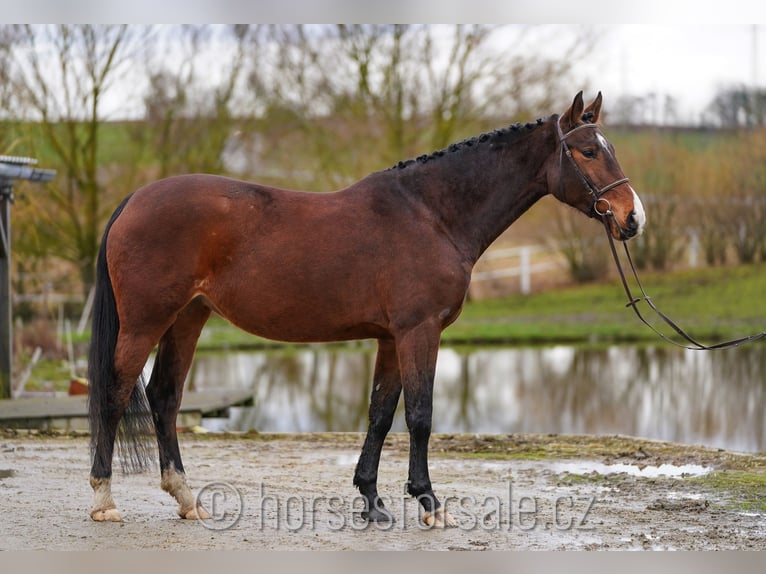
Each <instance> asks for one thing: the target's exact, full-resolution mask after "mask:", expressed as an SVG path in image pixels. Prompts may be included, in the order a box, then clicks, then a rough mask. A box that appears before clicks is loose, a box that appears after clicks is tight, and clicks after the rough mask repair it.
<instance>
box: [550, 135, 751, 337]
mask: <svg viewBox="0 0 766 574" xmlns="http://www.w3.org/2000/svg"><path fill="white" fill-rule="evenodd" d="M556 127H557V129H558V135H559V143H560V145H561V158H560V159H559V163H560V164H561V163H562V159H563V157H564V156H566V157H568V158H569V160H570V162H571V165H572V167H573V168H574V170H575V173H577V175H578V176H579V178H580V180H581V181H582V183H583V185H584V186H585V187H586V188H587V189H588V191H589V193H590V194H591V197H592V198H593V212H594V213H595V214H596V215H598V216H599V217H601V221H602V222H603V224H604V229H605V230H606V237H607V239H608V240H609V247H610V249H611V251H612V257H613V258H614V262H615V265H616V266H617V271H618V272H619V274H620V281H621V282H622V286H623V288H624V289H625V294H626V295H627V297H628V303H627V304H626V305H625V306H626V307H631V308H632V309H633V311H634V312H635V314H636V316H637V317H638V318H639V320H640V321H641V322H642V323H643V324H644V325H646V326H647V327H649V328H650V329H651V330H652V331H654V332H655V333H656V334H657V335H659V337H660V338H661V339H663V340H664V341H667V342H668V343H671V344H672V345H675V346H677V347H681V348H683V349H689V350H694V351H712V350H716V349H728V348H731V347H738V346H739V345H743V344H744V343H750V342H752V341H758V340H760V339H764V338H766V331H763V332H761V333H756V334H754V335H747V336H745V337H740V338H738V339H732V340H730V341H723V342H721V343H715V344H712V345H705V344H703V343H700V342H699V341H697V340H696V339H694V338H693V337H692V336H690V335H689V334H688V333H687V332H686V331H684V330H683V329H682V328H681V327H679V326H678V325H677V324H676V323H675V322H674V321H673V320H672V319H671V318H670V317H668V316H667V315H666V314H665V313H663V312H662V311H660V310H659V309H658V308H657V306H656V305H655V304H654V302H653V301H652V299H651V297H649V295H647V293H646V291H645V290H644V287H643V285H642V284H641V281H640V280H639V279H638V272H637V271H636V266H635V265H634V264H633V258H632V257H631V256H630V251H628V244H627V242H625V241H623V243H622V245H623V247H624V248H625V255H626V257H627V261H628V264H629V265H630V270H631V272H632V274H633V277H634V278H635V280H636V285H637V286H638V289H639V290H640V291H641V296H640V297H634V296H633V293H632V292H631V290H630V286H629V285H628V280H627V277H626V276H625V271H624V270H623V268H622V264H621V262H620V258H619V256H618V254H617V248H616V247H615V245H614V238H613V237H612V233H611V230H610V229H609V222H608V218H612V219H613V220H614V221H615V223H617V221H616V219H615V216H614V213H613V212H612V208H611V205H610V204H609V201H608V200H607V199H604V198H603V197H601V196H602V195H603V194H605V193H606V192H607V191H609V190H610V189H614V188H615V187H617V186H618V185H622V184H623V183H627V182H628V181H630V180H629V179H628V178H627V177H624V178H622V179H618V180H616V181H614V182H612V183H610V184H608V185H606V186H604V187H601V188H599V187H598V186H597V185H595V184H594V183H593V182H592V181H591V180H590V179H589V178H588V176H587V175H585V173H584V172H583V171H582V170H581V169H580V166H579V165H577V162H576V161H575V159H574V157H572V150H570V149H569V146H568V145H567V143H566V139H567V138H568V137H569V136H570V135H571V134H573V133H574V132H577V131H579V130H582V129H585V128H593V129H596V130H598V129H599V128H598V125H597V124H582V125H579V126H577V127H575V128H573V129H571V130H570V131H568V132H567V133H563V132H562V131H561V125H560V124H559V122H558V120H556ZM601 204H603V207H604V209H603V211H601V210H599V206H600V205H601ZM617 227H618V229H621V227H620V226H619V225H617ZM641 301H645V302H646V304H647V305H648V306H649V308H650V309H651V310H652V311H654V312H655V313H656V314H657V316H658V317H660V319H662V321H664V322H665V324H666V325H668V326H669V327H670V328H671V329H673V331H675V332H676V333H677V334H678V335H679V336H680V337H681V338H682V339H683V340H684V341H686V343H688V344H684V343H679V342H678V341H675V340H673V339H671V338H670V337H668V336H667V335H665V334H664V333H662V332H661V331H660V330H658V329H657V328H656V327H655V326H654V325H652V324H651V323H650V322H649V321H648V320H647V319H646V318H645V317H644V316H643V315H642V314H641V311H640V309H639V308H638V303H640V302H641Z"/></svg>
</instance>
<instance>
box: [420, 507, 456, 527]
mask: <svg viewBox="0 0 766 574" xmlns="http://www.w3.org/2000/svg"><path fill="white" fill-rule="evenodd" d="M423 524H425V525H426V526H428V527H429V528H454V527H455V526H457V521H456V520H455V519H454V518H452V516H450V514H449V512H447V511H446V510H444V509H443V508H437V509H436V510H435V511H434V512H426V513H424V514H423Z"/></svg>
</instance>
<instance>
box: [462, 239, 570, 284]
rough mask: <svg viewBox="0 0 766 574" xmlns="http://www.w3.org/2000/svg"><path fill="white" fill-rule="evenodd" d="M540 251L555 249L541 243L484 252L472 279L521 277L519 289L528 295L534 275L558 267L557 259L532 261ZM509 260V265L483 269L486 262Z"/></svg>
mask: <svg viewBox="0 0 766 574" xmlns="http://www.w3.org/2000/svg"><path fill="white" fill-rule="evenodd" d="M539 253H546V254H551V253H553V250H552V249H551V248H549V247H544V246H541V245H522V246H521V247H510V248H506V249H492V250H489V251H487V252H486V253H484V255H482V256H481V258H480V259H479V261H478V262H477V264H476V267H477V270H476V271H474V273H473V276H472V281H487V280H492V279H502V278H506V277H518V278H519V290H520V291H521V293H522V294H524V295H528V294H529V293H531V292H532V275H533V274H534V273H540V272H543V271H550V270H551V269H555V268H556V267H558V264H557V263H556V262H555V261H550V260H549V261H543V262H540V263H532V256H533V255H535V254H539ZM498 260H508V263H509V264H508V265H507V266H498V265H496V264H495V265H493V266H494V267H497V268H495V269H491V270H486V271H483V270H481V268H482V267H485V266H486V263H489V262H493V261H498Z"/></svg>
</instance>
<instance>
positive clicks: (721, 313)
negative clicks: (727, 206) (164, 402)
mask: <svg viewBox="0 0 766 574" xmlns="http://www.w3.org/2000/svg"><path fill="white" fill-rule="evenodd" d="M642 283H643V284H644V288H645V289H646V290H647V292H648V293H649V295H650V296H651V297H652V301H653V302H654V303H655V304H656V305H657V306H658V307H659V308H660V309H661V310H662V311H663V312H665V313H666V314H668V315H669V316H670V317H672V318H673V320H675V321H676V322H678V323H679V324H680V325H681V327H682V328H684V329H685V330H687V331H688V332H689V333H690V334H691V335H692V336H693V337H696V338H697V339H700V340H702V342H715V341H717V340H719V339H722V338H733V337H739V336H742V335H745V334H750V333H754V332H760V331H763V330H766V297H764V293H765V292H766V264H759V265H747V266H734V267H716V268H705V269H699V270H692V271H682V272H674V273H652V274H650V273H647V274H642ZM625 303H626V296H625V294H624V292H623V290H622V286H621V285H620V284H619V282H618V281H617V280H615V281H610V282H606V283H599V284H593V285H586V286H579V287H572V288H567V289H560V290H555V291H549V292H546V293H540V294H535V295H529V296H523V295H517V296H513V297H507V298H501V299H493V300H486V301H476V302H468V303H466V305H465V307H464V310H463V313H462V315H461V317H460V318H459V319H458V320H457V322H456V323H455V324H453V325H452V326H450V327H449V328H448V329H447V330H446V331H445V332H444V334H443V342H444V343H446V344H536V343H557V342H573V343H574V342H582V343H585V342H594V343H599V342H632V341H652V340H658V339H657V335H655V334H654V333H653V332H652V331H651V330H649V328H647V327H646V326H645V325H643V324H642V323H641V322H640V321H639V320H638V318H637V317H636V316H635V315H634V314H633V311H632V310H630V309H629V308H627V307H626V306H625ZM642 312H643V313H644V315H645V316H646V317H647V318H650V319H652V320H653V319H654V317H653V315H652V314H651V311H650V310H649V309H648V308H647V307H646V306H645V305H642ZM657 324H658V326H659V325H660V323H657ZM663 332H665V333H668V334H670V333H672V331H670V330H669V329H668V328H663ZM269 344H270V343H269V342H268V341H265V340H263V339H258V338H257V337H253V336H252V335H248V334H246V333H244V332H242V331H239V330H238V329H235V328H233V327H231V326H230V325H228V324H227V323H226V322H225V321H223V320H222V319H219V318H214V319H213V320H211V321H210V322H209V323H208V326H207V327H206V328H205V331H204V332H203V335H202V338H201V339H200V348H207V349H216V348H246V347H258V346H265V345H269Z"/></svg>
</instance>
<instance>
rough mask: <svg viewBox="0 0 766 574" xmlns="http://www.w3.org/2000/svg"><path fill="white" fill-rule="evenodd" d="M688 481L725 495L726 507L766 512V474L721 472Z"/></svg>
mask: <svg viewBox="0 0 766 574" xmlns="http://www.w3.org/2000/svg"><path fill="white" fill-rule="evenodd" d="M688 480H690V481H692V482H695V483H697V484H700V485H702V486H705V487H707V488H710V489H711V490H714V491H716V492H717V494H719V495H725V496H724V499H725V500H726V501H727V503H726V506H727V507H731V508H735V509H738V510H742V511H749V512H766V472H756V471H747V470H721V471H716V472H711V473H710V474H706V475H704V476H699V477H694V478H691V479H688Z"/></svg>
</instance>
